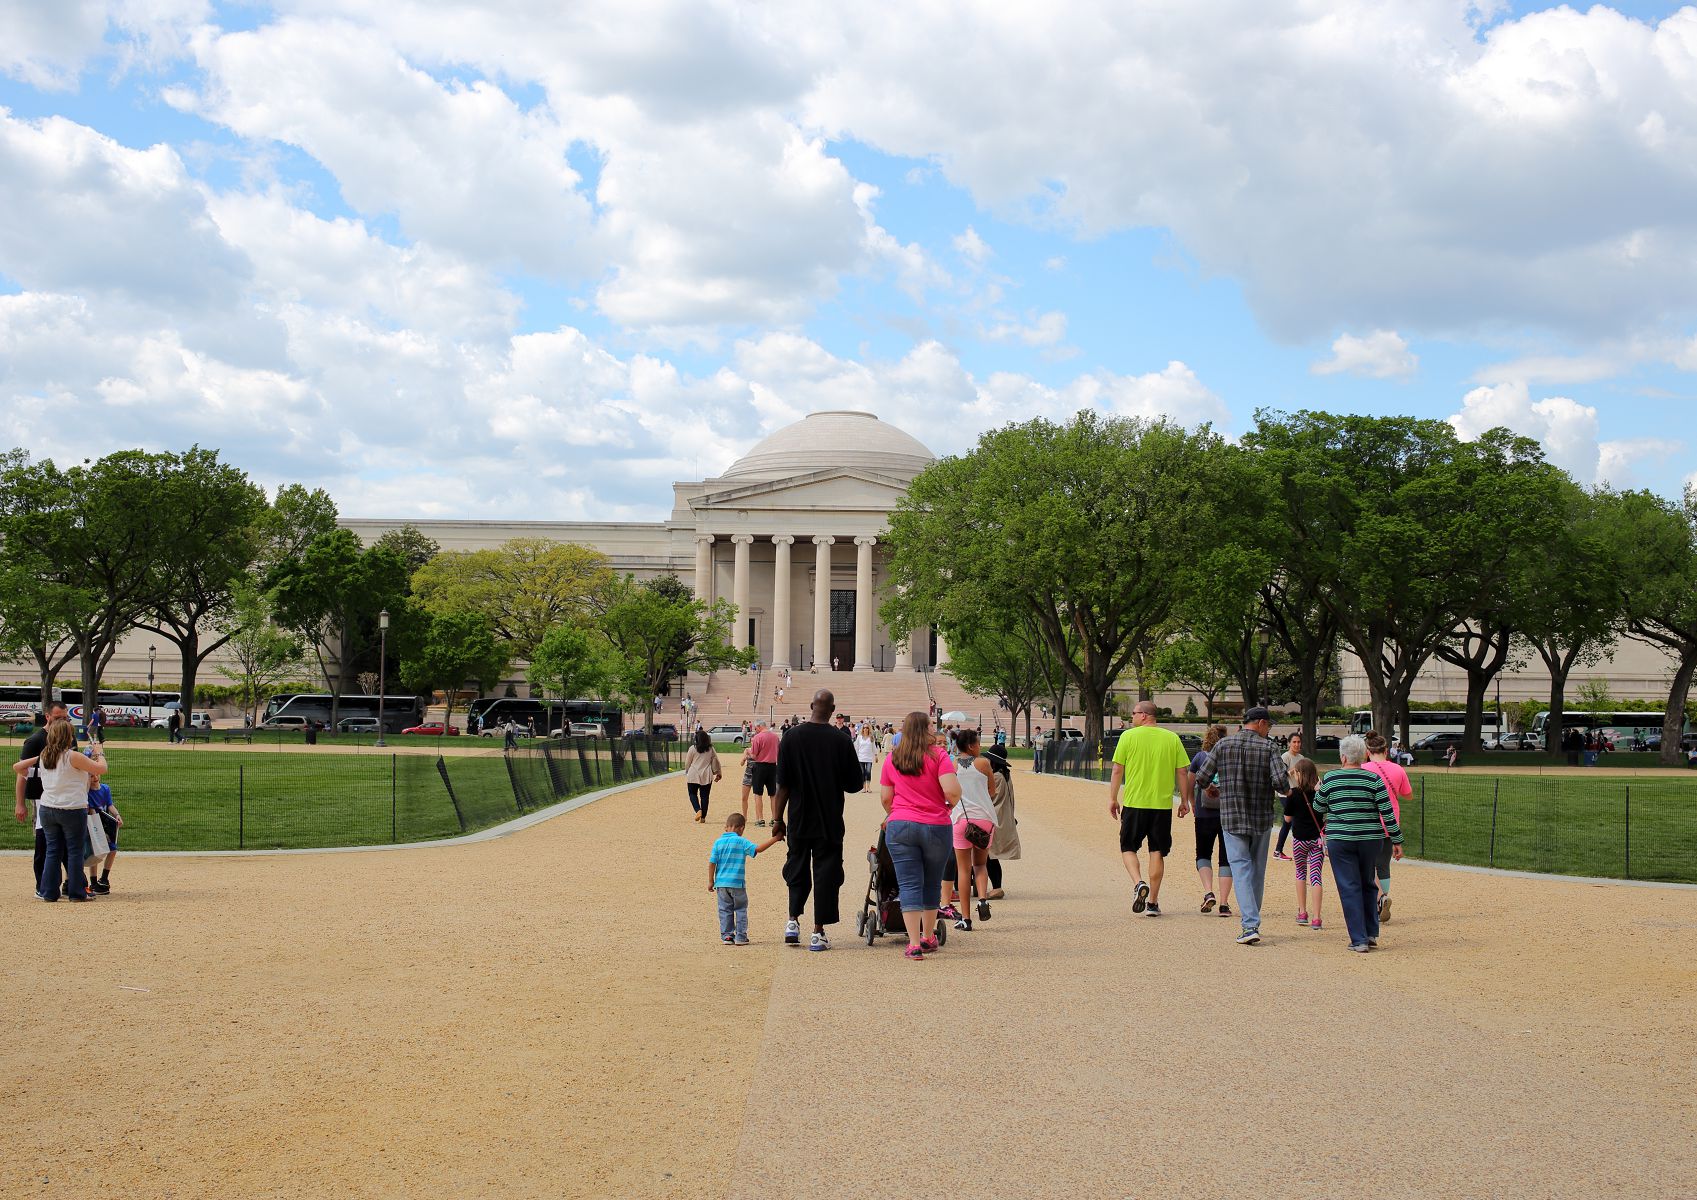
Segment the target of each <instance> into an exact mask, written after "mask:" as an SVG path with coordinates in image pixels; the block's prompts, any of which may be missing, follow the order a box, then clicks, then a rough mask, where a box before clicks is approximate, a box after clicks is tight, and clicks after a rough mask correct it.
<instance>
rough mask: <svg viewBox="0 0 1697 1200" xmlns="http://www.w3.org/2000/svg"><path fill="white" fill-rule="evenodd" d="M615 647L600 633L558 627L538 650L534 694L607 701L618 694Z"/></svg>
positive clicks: (530, 674) (533, 661) (532, 677)
mask: <svg viewBox="0 0 1697 1200" xmlns="http://www.w3.org/2000/svg"><path fill="white" fill-rule="evenodd" d="M610 651H611V647H610V646H609V645H608V642H607V639H606V637H605V636H603V635H602V634H601V633H600V632H599V631H597V630H595V629H591V628H588V627H586V626H583V625H579V624H577V623H576V622H568V623H565V624H561V625H556V626H554V628H552V629H550V630H549V631H548V633H547V636H545V637H544V638H543V639H542V644H541V645H539V646H537V647H536V653H535V654H534V655H533V656H532V657H531V660H530V665H529V671H528V677H529V679H530V685H531V688H532V690H533V692H540V693H541V694H543V695H553V696H554V697H556V698H557V699H559V700H560V701H561V703H562V704H563V703H564V702H565V701H567V700H576V699H581V698H583V697H591V698H594V699H597V700H602V699H606V698H607V697H608V696H609V695H610V694H613V693H615V692H616V690H617V689H616V686H615V678H616V674H615V672H614V670H613V668H612V665H611V664H610V663H609V661H608V659H609V654H610Z"/></svg>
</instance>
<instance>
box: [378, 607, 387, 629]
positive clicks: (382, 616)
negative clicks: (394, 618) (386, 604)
mask: <svg viewBox="0 0 1697 1200" xmlns="http://www.w3.org/2000/svg"><path fill="white" fill-rule="evenodd" d="M377 628H379V629H387V628H389V610H388V609H384V610H383V611H382V612H380V613H378V614H377Z"/></svg>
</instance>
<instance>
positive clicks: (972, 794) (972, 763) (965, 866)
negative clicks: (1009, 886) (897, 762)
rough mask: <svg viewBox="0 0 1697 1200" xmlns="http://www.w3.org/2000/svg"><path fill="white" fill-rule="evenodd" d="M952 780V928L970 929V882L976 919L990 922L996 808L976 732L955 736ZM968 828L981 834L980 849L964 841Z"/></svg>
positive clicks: (988, 770) (988, 763) (959, 733)
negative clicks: (955, 897) (956, 796)
mask: <svg viewBox="0 0 1697 1200" xmlns="http://www.w3.org/2000/svg"><path fill="white" fill-rule="evenodd" d="M955 751H956V753H955V766H956V768H957V772H956V777H957V778H958V779H959V780H960V803H959V804H957V805H955V807H954V810H953V811H952V812H951V813H950V814H949V815H950V816H951V817H953V818H954V823H955V830H954V833H955V839H954V840H955V878H956V879H957V880H959V887H960V898H961V902H962V904H961V908H962V912H961V916H960V917H959V919H957V920H956V921H955V928H956V929H961V930H971V928H972V918H971V917H970V916H968V915H967V913H969V912H970V911H971V910H970V909H969V908H967V906H966V902H967V901H968V899H969V896H970V888H971V887H972V885H973V881H974V880H976V881H977V886H978V919H979V920H980V921H988V920H989V919H990V901H989V895H990V872H989V869H988V867H987V866H986V864H987V863H988V862H989V861H990V838H989V835H991V834H993V833H994V832H995V829H996V805H995V802H994V801H992V800H991V799H990V783H991V779H990V760H989V759H987V758H985V757H984V756H983V755H981V754H979V753H978V731H977V730H976V729H962V730H960V731H959V732H957V733H956V734H955ZM968 826H975V827H976V828H978V829H981V830H983V831H984V834H985V835H986V836H985V837H984V839H983V840H984V845H983V846H974V845H973V844H972V842H971V841H970V840H968V838H967V828H968Z"/></svg>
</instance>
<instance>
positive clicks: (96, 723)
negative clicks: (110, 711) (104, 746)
mask: <svg viewBox="0 0 1697 1200" xmlns="http://www.w3.org/2000/svg"><path fill="white" fill-rule="evenodd" d="M88 740H89V741H91V742H95V743H100V742H104V741H105V740H106V710H105V709H103V708H101V707H100V706H99V705H98V704H97V705H95V706H94V708H93V709H92V710H91V711H90V712H89V714H88Z"/></svg>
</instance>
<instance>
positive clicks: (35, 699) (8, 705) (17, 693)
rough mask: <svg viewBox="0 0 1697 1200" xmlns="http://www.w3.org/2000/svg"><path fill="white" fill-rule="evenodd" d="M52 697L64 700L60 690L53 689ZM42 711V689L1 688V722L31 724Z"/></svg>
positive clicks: (22, 686)
mask: <svg viewBox="0 0 1697 1200" xmlns="http://www.w3.org/2000/svg"><path fill="white" fill-rule="evenodd" d="M52 695H53V699H55V700H62V699H64V697H63V696H62V695H61V694H60V692H59V689H58V688H54V689H53V692H52ZM40 711H41V688H40V687H39V686H37V685H36V684H33V683H31V684H18V685H16V686H9V687H0V721H4V722H5V723H6V724H8V725H14V724H18V723H20V722H31V721H34V720H35V714H36V713H38V712H40Z"/></svg>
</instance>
